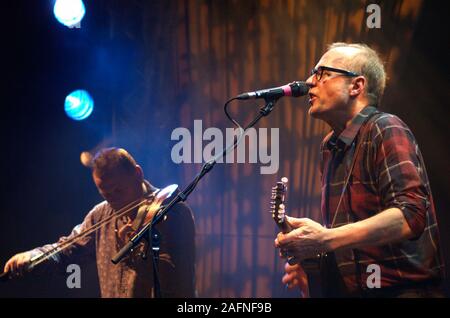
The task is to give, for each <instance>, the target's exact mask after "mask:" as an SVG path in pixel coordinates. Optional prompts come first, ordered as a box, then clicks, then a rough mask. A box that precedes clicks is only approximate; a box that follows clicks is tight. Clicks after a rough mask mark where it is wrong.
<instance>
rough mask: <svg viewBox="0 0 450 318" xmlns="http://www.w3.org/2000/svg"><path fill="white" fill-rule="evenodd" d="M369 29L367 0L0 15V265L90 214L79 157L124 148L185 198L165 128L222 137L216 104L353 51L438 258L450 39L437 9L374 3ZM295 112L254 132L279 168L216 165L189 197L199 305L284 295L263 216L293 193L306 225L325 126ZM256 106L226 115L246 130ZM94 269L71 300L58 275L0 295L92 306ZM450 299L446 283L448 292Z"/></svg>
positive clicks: (141, 5) (33, 5)
mask: <svg viewBox="0 0 450 318" xmlns="http://www.w3.org/2000/svg"><path fill="white" fill-rule="evenodd" d="M373 2H376V3H379V4H380V6H381V8H382V27H381V29H368V28H367V26H366V24H365V21H366V18H367V16H368V14H367V13H366V12H365V8H366V7H367V5H368V4H369V3H372V1H296V0H290V1H288V0H285V1H275V0H273V1H181V0H179V1H176V0H170V1H85V5H86V10H87V13H86V16H85V18H84V20H83V21H82V22H81V28H80V29H69V28H67V27H64V26H63V25H61V24H59V23H58V22H57V21H56V19H55V18H54V16H53V1H50V0H48V1H47V0H45V1H44V0H40V1H8V2H2V3H1V5H0V6H1V13H2V19H1V22H0V23H1V29H0V34H1V51H2V54H1V56H2V58H1V60H2V68H1V69H2V77H1V78H2V81H1V84H2V85H1V87H2V89H1V92H2V93H1V96H2V102H1V110H2V113H1V114H2V116H1V117H0V118H1V125H0V129H1V133H0V136H1V146H2V154H1V156H0V158H1V166H2V167H3V172H2V182H1V193H2V207H1V210H2V211H1V214H0V242H1V244H0V263H1V264H4V263H5V262H6V261H7V260H8V258H9V257H11V256H12V255H14V254H15V253H17V252H20V251H24V250H28V249H31V248H33V247H35V246H39V245H43V244H45V243H49V242H54V241H56V240H57V239H58V237H59V236H61V235H63V234H68V233H69V232H70V230H71V229H72V227H73V226H74V225H76V224H78V223H79V222H81V220H82V219H83V217H84V215H85V214H86V213H87V212H88V211H89V210H90V208H91V207H92V206H93V205H94V204H96V203H97V202H98V201H100V199H101V198H100V196H99V195H98V193H97V191H96V188H95V186H94V184H93V182H92V181H91V177H90V173H89V170H88V169H86V168H85V167H83V166H82V165H81V163H80V159H79V158H80V153H81V152H82V151H93V150H95V149H96V147H99V145H103V146H112V145H116V146H121V147H124V148H126V149H128V150H129V151H130V152H131V153H132V154H133V155H134V156H135V158H136V159H137V161H138V162H139V163H140V164H141V165H142V167H143V168H144V171H145V173H146V177H147V178H148V179H149V180H150V181H151V182H152V183H154V184H155V185H157V186H165V185H168V184H170V183H178V184H180V186H182V187H183V186H185V185H186V184H187V183H188V182H189V181H190V179H191V178H192V176H193V175H194V174H195V173H196V172H197V171H198V169H199V165H198V164H179V165H176V164H174V163H173V162H172V161H171V158H170V151H171V148H172V146H173V145H174V144H175V142H174V141H171V139H170V135H171V132H172V131H173V129H175V128H177V127H186V128H188V129H190V130H191V131H192V129H193V121H194V119H201V120H202V121H203V129H206V127H218V128H221V129H224V128H226V127H231V125H230V124H229V123H228V122H227V121H226V119H225V116H224V115H223V111H222V105H223V103H224V102H225V101H226V100H227V99H228V98H229V97H231V96H235V95H237V94H238V93H241V92H244V91H248V90H252V89H257V88H263V87H272V86H278V85H280V84H283V83H287V82H290V81H292V80H302V79H305V78H306V77H307V74H308V71H309V69H311V68H312V66H314V65H315V63H316V62H317V60H318V59H319V58H320V56H321V55H322V53H323V52H324V50H325V48H326V45H327V44H328V43H332V42H335V41H347V42H365V43H368V44H370V45H371V46H373V47H374V48H376V49H377V50H378V51H379V52H380V53H381V54H382V56H383V58H384V59H385V60H386V62H387V63H386V69H387V71H388V76H389V82H388V88H387V89H386V93H385V97H384V99H383V104H382V106H381V107H380V108H381V109H382V110H384V111H388V112H391V113H394V114H396V115H398V116H399V117H400V118H402V119H403V120H404V121H405V122H406V123H407V124H408V125H409V126H410V128H411V129H412V131H413V132H414V133H415V136H416V138H417V140H418V142H419V145H420V146H421V151H422V153H423V155H424V158H425V162H426V165H427V169H428V174H429V178H430V182H431V186H432V189H433V195H434V199H435V204H436V210H437V214H438V219H439V227H440V231H441V236H442V242H441V243H442V246H443V251H444V256H445V258H446V262H447V264H448V263H449V262H448V261H449V256H450V247H449V246H450V245H449V243H448V242H449V241H450V236H449V231H448V229H449V228H450V219H449V214H448V213H447V211H448V206H449V194H450V191H449V183H448V177H449V147H448V141H447V140H448V106H449V105H448V101H449V100H450V99H449V97H450V96H449V89H448V88H449V76H448V74H449V71H450V70H449V62H448V56H449V43H450V41H449V40H450V37H449V27H448V23H447V21H448V17H447V12H446V11H445V10H443V7H442V6H443V4H442V2H438V1H413V0H411V1H373ZM78 88H84V89H87V90H88V91H89V92H90V93H91V94H92V95H93V97H94V100H95V109H94V112H93V114H92V115H91V116H90V117H89V118H88V119H86V120H84V121H81V122H76V121H73V120H71V119H69V118H68V117H67V116H66V115H65V113H64V109H63V103H64V98H65V96H66V95H67V94H68V93H69V92H71V91H73V90H75V89H78ZM305 105H306V102H305V101H304V100H293V99H289V100H287V99H286V100H282V101H280V103H279V108H278V109H276V111H274V113H272V115H271V117H269V118H267V119H263V120H262V121H261V123H260V125H259V126H260V127H266V128H271V127H277V128H280V157H281V159H280V171H279V172H278V174H276V175H261V174H259V167H260V165H259V164H234V165H231V164H226V165H218V166H217V167H216V168H215V170H214V171H213V172H212V173H211V174H210V175H209V176H207V177H206V178H205V179H204V181H203V182H202V184H201V185H200V186H199V187H198V189H197V190H196V192H194V193H193V194H192V196H191V197H190V198H189V201H188V202H189V204H190V205H191V207H192V208H193V210H194V213H195V217H196V222H197V285H198V286H197V287H198V291H199V295H200V296H203V297H295V296H296V294H295V293H289V292H286V291H284V290H283V286H282V285H281V283H280V279H281V276H282V266H283V262H282V260H279V259H278V257H277V252H276V251H275V249H273V248H272V247H273V239H274V238H275V235H276V233H277V231H276V229H275V227H274V225H273V223H272V221H271V219H270V216H269V215H268V214H267V213H266V211H267V210H268V195H269V192H270V187H271V186H272V184H273V183H274V182H275V181H276V180H277V179H279V178H280V177H281V176H283V175H285V176H288V177H289V179H290V180H291V182H292V185H291V187H290V192H289V198H290V199H289V201H288V202H289V203H288V204H289V206H290V207H291V208H292V212H291V213H290V214H292V215H296V216H300V215H301V216H308V217H311V218H313V219H319V213H318V211H319V210H318V208H319V193H320V188H319V179H318V178H319V176H318V173H317V168H318V166H317V164H318V160H317V154H318V145H319V143H320V140H321V138H322V137H323V135H324V134H325V133H326V132H327V130H328V128H327V127H326V126H325V125H324V124H323V123H320V122H317V121H314V120H312V119H311V118H309V117H308V116H307V108H306V107H304V106H305ZM256 110H257V107H254V103H253V104H250V105H248V107H247V106H245V107H244V106H243V107H241V108H239V109H237V108H236V107H234V108H233V114H234V115H235V116H237V117H238V118H239V119H240V120H241V121H243V122H248V121H249V120H250V119H251V118H252V116H253V115H254V113H255V112H256ZM96 279H97V278H96V272H95V266H94V264H85V265H82V288H81V289H72V290H71V289H68V288H67V287H66V276H64V275H44V276H39V277H35V276H33V275H32V276H28V277H25V278H23V279H21V280H16V281H10V282H8V283H5V284H2V285H1V286H0V296H2V297H92V296H98V295H99V292H98V286H97V283H96ZM447 288H448V281H447Z"/></svg>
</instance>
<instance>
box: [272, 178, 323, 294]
mask: <svg viewBox="0 0 450 318" xmlns="http://www.w3.org/2000/svg"><path fill="white" fill-rule="evenodd" d="M287 183H288V179H287V178H286V177H283V178H281V181H279V182H277V183H276V185H275V186H274V187H272V196H271V201H270V212H271V213H272V218H273V220H274V221H275V223H276V224H277V226H278V228H279V229H280V231H281V232H283V233H289V232H290V231H292V227H291V225H290V224H289V223H288V222H287V219H286V213H285V209H286V206H285V203H286V195H287ZM321 258H322V255H320V254H319V255H317V257H315V258H309V259H304V260H301V261H298V259H296V258H295V257H293V256H289V255H288V256H287V262H288V263H289V264H290V265H294V264H296V263H298V264H300V266H301V268H302V269H303V271H304V272H305V275H306V277H307V280H308V284H307V285H308V290H306V291H304V296H306V297H313V298H316V297H322V291H321V286H322V284H321V279H320V262H321ZM305 294H306V295H305Z"/></svg>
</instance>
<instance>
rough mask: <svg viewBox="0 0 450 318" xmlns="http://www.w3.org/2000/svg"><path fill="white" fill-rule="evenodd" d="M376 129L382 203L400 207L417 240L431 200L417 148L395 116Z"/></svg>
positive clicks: (378, 175)
mask: <svg viewBox="0 0 450 318" xmlns="http://www.w3.org/2000/svg"><path fill="white" fill-rule="evenodd" d="M376 128H377V129H376V136H375V137H376V138H375V141H376V143H375V146H376V157H377V158H376V163H377V182H378V185H379V190H380V197H381V200H382V202H381V204H382V206H384V207H385V208H393V207H396V208H399V209H400V210H401V211H402V212H403V215H404V216H405V219H406V221H407V223H408V225H409V227H410V229H411V231H412V232H413V233H414V238H413V239H416V238H418V237H420V235H421V234H422V233H423V231H424V229H425V224H426V215H427V210H428V207H429V205H430V201H431V200H430V193H429V191H428V186H427V185H428V179H427V176H426V173H425V167H424V166H423V160H422V158H421V154H420V151H419V148H418V146H417V143H416V141H415V138H414V136H413V134H412V132H411V131H410V129H409V128H408V127H407V126H406V125H405V124H404V123H403V122H402V121H401V120H400V119H399V118H398V117H396V116H389V117H387V118H385V119H383V120H380V121H379V122H377V123H376Z"/></svg>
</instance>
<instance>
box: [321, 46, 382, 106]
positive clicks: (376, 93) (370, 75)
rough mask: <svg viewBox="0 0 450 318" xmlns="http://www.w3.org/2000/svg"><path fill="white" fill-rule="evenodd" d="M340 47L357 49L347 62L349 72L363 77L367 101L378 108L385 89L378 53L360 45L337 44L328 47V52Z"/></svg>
mask: <svg viewBox="0 0 450 318" xmlns="http://www.w3.org/2000/svg"><path fill="white" fill-rule="evenodd" d="M341 47H350V48H355V49H358V50H359V52H358V53H356V55H355V56H354V57H352V59H351V60H349V61H347V63H346V64H347V65H346V66H347V67H348V68H349V71H352V72H355V73H358V74H360V75H362V76H364V77H365V78H366V80H367V89H366V94H367V99H368V100H369V102H370V104H371V105H373V106H378V104H379V102H380V100H381V97H382V96H383V93H384V88H385V87H386V72H385V70H384V65H383V61H382V60H381V58H380V57H379V55H378V53H377V52H376V51H375V50H373V49H371V48H370V47H369V46H367V45H366V44H362V43H351V44H349V43H343V42H337V43H333V44H331V45H329V46H328V50H332V49H335V48H341Z"/></svg>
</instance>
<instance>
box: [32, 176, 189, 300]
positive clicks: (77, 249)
mask: <svg viewBox="0 0 450 318" xmlns="http://www.w3.org/2000/svg"><path fill="white" fill-rule="evenodd" d="M145 186H146V187H147V188H151V189H154V188H153V187H152V186H151V185H150V184H149V183H148V182H145ZM114 213H116V211H115V210H114V209H113V208H112V207H111V206H110V205H109V203H108V202H106V201H104V202H102V203H100V204H98V205H96V206H95V207H94V208H93V209H92V210H91V211H90V212H89V213H88V214H87V216H86V217H85V219H84V221H83V223H81V224H79V225H77V226H76V227H75V228H74V229H73V230H72V233H71V234H70V235H69V236H67V237H61V238H60V239H59V241H58V242H57V243H54V244H48V245H45V246H43V247H39V248H37V249H35V250H33V254H36V253H42V252H45V251H48V250H50V249H52V248H53V247H55V246H57V245H59V244H61V243H63V242H64V241H67V240H68V239H71V238H72V237H74V236H76V235H77V234H79V233H81V232H83V231H85V230H86V229H88V228H90V227H92V226H93V225H94V224H96V223H98V222H100V221H102V220H103V219H105V218H107V217H109V216H111V215H112V214H114ZM167 216H168V217H167V219H166V220H165V221H163V222H161V223H159V224H157V225H156V226H155V227H156V229H157V230H158V231H159V232H160V234H161V243H160V247H161V249H160V254H159V256H160V259H159V278H160V286H161V293H162V297H194V296H195V279H194V278H195V265H194V264H195V242H194V240H195V227H194V220H193V215H192V212H191V210H190V209H189V207H188V206H187V205H186V204H185V203H178V204H176V205H175V206H174V207H173V208H172V209H171V210H170V211H169V212H168V214H167ZM129 221H130V220H129V218H128V217H121V218H118V219H116V220H115V221H112V222H110V223H108V224H106V225H103V226H101V227H100V228H99V229H98V230H97V231H95V232H94V233H92V234H90V235H87V236H86V237H84V238H82V239H81V240H79V241H77V242H76V243H75V244H73V245H72V246H71V247H69V248H66V249H64V250H62V251H61V252H59V253H58V254H57V255H56V256H55V257H52V258H51V259H50V260H51V261H49V262H45V263H42V265H43V266H42V269H41V270H38V272H39V271H48V270H49V269H51V268H54V267H57V268H60V269H61V270H65V269H66V266H67V265H68V264H71V263H76V264H78V265H79V264H80V263H82V262H84V261H86V260H88V259H96V263H97V272H98V277H99V283H100V292H101V296H102V297H108V298H109V297H114V298H119V297H120V298H122V297H139V298H147V297H153V296H154V295H153V265H152V254H151V253H152V251H151V248H148V249H147V248H146V245H147V243H146V242H145V240H144V239H143V240H142V242H140V243H139V245H138V246H137V247H136V248H135V249H134V250H133V251H132V252H131V253H130V254H129V255H128V256H126V257H125V258H124V259H122V261H121V262H119V263H118V264H117V265H114V264H113V263H112V262H111V259H112V258H113V257H114V256H115V255H116V253H117V252H118V251H119V250H120V249H121V248H122V246H123V245H124V244H125V243H126V242H124V241H123V240H122V239H121V238H120V237H119V235H118V233H120V229H121V228H123V226H124V225H125V224H127V223H129ZM127 242H128V240H127ZM144 250H147V254H148V255H147V257H146V258H145V259H143V257H142V253H143V252H144ZM44 264H45V266H44ZM39 266H40V265H38V266H37V267H36V269H38V268H39Z"/></svg>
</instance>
